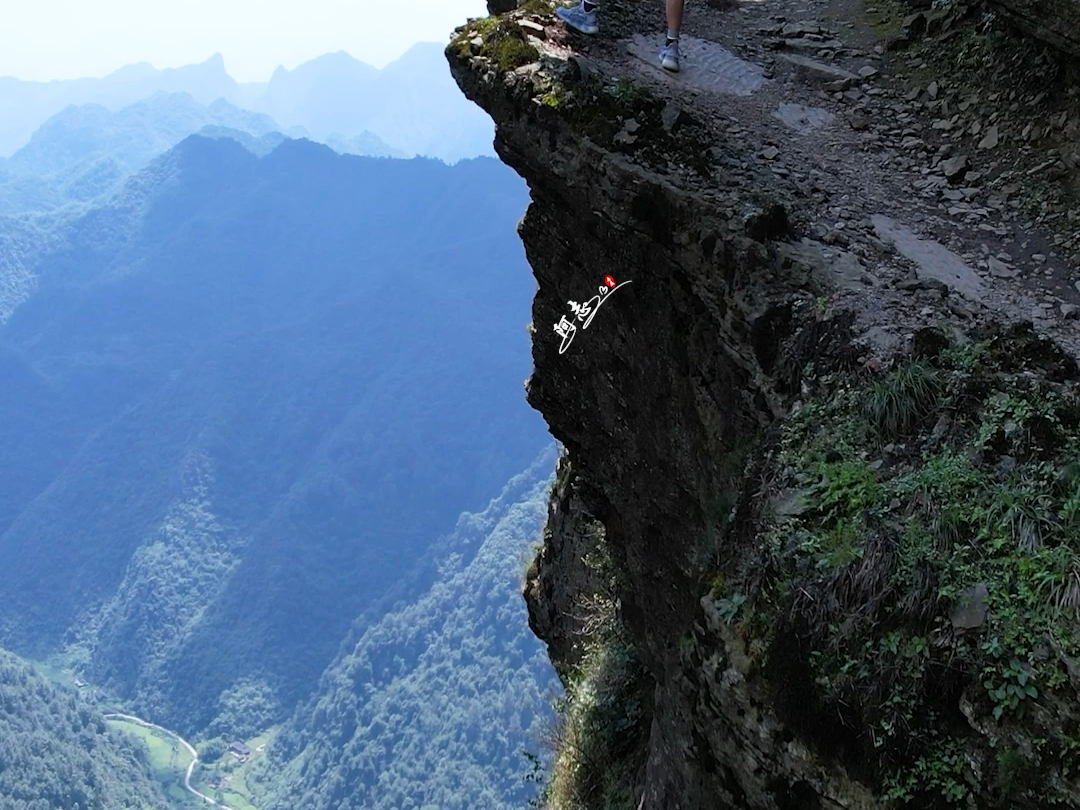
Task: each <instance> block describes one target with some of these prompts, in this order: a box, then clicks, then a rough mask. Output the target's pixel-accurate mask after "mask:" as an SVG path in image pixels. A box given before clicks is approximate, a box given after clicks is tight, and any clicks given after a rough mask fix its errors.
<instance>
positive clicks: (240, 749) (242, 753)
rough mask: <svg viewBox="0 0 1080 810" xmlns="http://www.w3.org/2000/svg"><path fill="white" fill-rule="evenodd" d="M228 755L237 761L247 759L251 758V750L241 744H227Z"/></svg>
mask: <svg viewBox="0 0 1080 810" xmlns="http://www.w3.org/2000/svg"><path fill="white" fill-rule="evenodd" d="M229 753H230V754H232V755H233V756H234V757H236V758H237V759H241V760H244V759H247V758H248V757H250V756H251V749H250V748H248V747H247V746H246V745H244V744H243V743H242V742H234V743H229Z"/></svg>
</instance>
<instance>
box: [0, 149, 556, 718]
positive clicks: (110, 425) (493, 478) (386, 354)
mask: <svg viewBox="0 0 1080 810" xmlns="http://www.w3.org/2000/svg"><path fill="white" fill-rule="evenodd" d="M463 189H467V192H463V191H462V190H463ZM466 193H467V200H468V205H463V204H461V203H462V200H463V199H464V197H463V194H466ZM527 199H528V197H527V190H526V189H525V187H524V184H522V183H521V182H520V180H518V178H516V177H515V176H514V175H513V174H512V173H511V172H509V170H507V169H506V168H505V167H503V166H501V165H500V164H499V163H497V162H496V161H493V160H489V159H479V160H472V161H464V162H462V163H459V164H457V165H455V166H447V165H445V164H443V163H440V162H438V161H434V160H422V159H417V160H410V161H397V160H382V159H375V158H361V157H352V156H342V155H338V154H335V153H334V152H333V151H332V150H331V149H330V148H329V147H326V146H322V145H318V144H314V143H311V142H309V141H297V140H286V141H283V142H282V143H281V144H280V145H278V146H277V147H276V148H275V149H273V151H271V152H270V153H269V154H268V155H266V156H265V157H263V158H258V157H256V156H255V155H253V154H252V153H251V152H249V151H248V150H246V149H245V148H244V147H243V146H241V145H240V144H239V143H236V142H235V141H233V140H231V139H208V138H205V137H201V136H191V137H189V138H187V139H186V140H184V141H183V142H182V143H181V144H180V145H179V146H177V147H176V148H174V149H172V150H170V151H169V152H168V153H166V154H165V155H163V156H161V157H159V158H157V159H155V160H154V161H153V162H152V163H151V165H150V166H148V167H147V168H146V169H144V170H143V171H141V172H140V173H138V174H137V175H135V176H134V177H133V178H131V179H130V180H129V181H127V182H126V183H125V184H124V185H123V186H122V187H121V188H120V189H118V190H117V191H115V192H112V193H110V194H109V195H108V196H107V197H106V198H105V199H104V200H103V201H102V202H100V203H99V204H97V205H94V206H92V207H90V208H87V209H86V210H82V211H79V212H66V213H64V214H63V216H60V215H57V217H55V218H54V219H53V220H51V225H50V224H49V223H50V221H49V220H45V219H40V220H39V221H36V224H35V223H32V222H28V223H21V224H25V227H26V228H28V229H30V228H33V227H37V228H38V230H37V231H36V233H35V232H34V231H32V230H25V231H20V230H18V229H12V228H9V227H8V226H10V225H11V223H10V222H5V221H4V220H3V219H0V248H3V246H4V244H5V242H4V239H10V240H11V242H12V245H13V247H11V248H10V249H11V251H12V255H14V256H16V258H17V260H18V262H20V263H21V265H20V266H21V267H22V269H23V272H24V274H26V273H28V274H29V275H30V277H31V282H30V289H29V292H27V291H26V290H24V291H23V292H21V293H19V295H21V296H22V298H21V299H15V300H13V301H12V302H9V303H8V307H9V309H10V310H11V314H10V316H9V317H8V319H7V321H6V323H4V324H2V325H0V378H3V379H4V380H5V384H4V385H2V386H0V446H2V447H4V453H3V454H0V481H3V482H4V483H5V485H4V486H3V487H0V560H3V565H0V596H2V597H3V598H2V599H0V644H5V645H6V646H9V647H10V648H12V649H14V650H15V651H16V652H20V653H21V654H24V655H34V656H42V657H44V656H47V655H49V654H53V653H57V652H61V651H65V650H66V652H67V654H68V655H69V656H72V663H73V664H77V665H78V666H79V667H80V668H81V669H82V670H83V671H86V672H88V673H89V675H91V676H92V677H93V678H94V680H95V682H97V683H101V684H103V685H105V686H106V687H107V688H108V689H110V691H111V692H113V693H115V694H118V695H121V696H123V697H130V698H131V699H132V701H133V708H134V709H135V710H136V713H138V714H140V715H141V716H145V717H147V718H148V719H152V720H154V721H155V722H161V723H162V724H163V725H166V726H169V727H172V728H175V729H176V730H178V731H181V732H191V731H199V730H201V729H203V728H206V727H207V726H209V725H211V724H213V723H217V725H219V726H220V725H221V724H222V723H225V721H226V719H227V718H228V717H230V716H232V715H233V714H235V713H236V712H237V711H239V710H238V709H237V708H236V707H237V706H241V707H247V708H248V716H259V717H269V718H275V717H277V718H281V717H283V716H284V714H285V713H287V712H288V711H289V710H290V709H291V707H292V706H293V705H295V703H296V701H297V700H299V699H301V698H303V697H304V696H306V695H307V694H309V692H310V689H312V688H313V687H314V685H315V683H316V682H317V679H318V677H319V675H320V673H321V672H322V671H323V669H324V668H325V667H326V666H327V665H328V664H329V663H330V661H331V660H332V659H333V657H334V655H335V654H336V653H337V650H338V646H339V643H340V640H341V638H342V637H344V635H345V634H346V632H347V631H348V628H349V626H350V623H351V621H352V620H353V618H354V617H356V616H358V615H360V614H361V613H363V612H364V610H366V609H367V608H368V606H370V605H371V604H373V603H374V601H375V600H377V599H378V598H379V596H380V594H381V593H382V591H383V590H384V589H385V588H386V587H388V583H393V582H395V581H396V580H397V579H399V578H400V577H401V576H402V575H403V573H404V572H405V571H407V570H408V568H409V567H410V566H411V565H412V564H413V563H414V561H415V559H416V557H417V556H418V555H419V554H420V553H422V551H423V550H424V549H425V548H426V546H427V544H428V543H430V542H431V539H432V538H433V537H435V536H437V535H438V533H439V532H440V531H443V530H444V527H445V526H446V525H448V524H450V523H451V522H452V520H453V519H454V518H456V516H457V515H458V514H460V512H461V511H462V510H463V509H472V508H476V507H477V506H478V505H479V504H480V502H481V500H483V501H485V502H486V500H487V499H488V498H489V497H490V494H491V493H492V492H495V491H498V488H499V487H501V486H502V485H503V484H504V483H505V482H506V480H508V479H509V477H510V476H511V475H512V474H514V473H515V472H517V471H519V470H521V469H523V468H524V467H525V466H526V465H527V464H528V463H529V461H530V460H531V459H533V458H534V457H535V454H536V452H537V450H538V448H540V447H542V446H544V445H546V443H547V436H546V432H545V431H544V429H543V424H542V422H541V421H540V420H539V418H538V417H537V416H536V415H535V413H534V412H532V411H531V410H530V409H529V408H528V407H527V405H526V404H525V403H524V401H523V398H522V397H521V394H520V388H519V385H520V381H521V380H522V379H523V378H524V377H525V376H526V375H527V373H528V369H529V367H530V359H529V348H528V336H527V334H526V331H525V329H524V328H523V325H524V323H523V322H524V320H525V318H527V315H525V313H527V312H528V309H529V302H530V300H531V296H532V284H531V281H530V280H529V276H528V273H527V272H525V269H524V268H525V259H524V255H523V253H522V251H521V247H520V243H519V241H518V239H517V237H516V234H515V232H514V225H515V223H516V221H517V219H518V216H519V215H520V212H521V210H523V209H524V207H525V205H526V202H527ZM47 225H48V227H46V226H47ZM515 267H516V268H517V270H516V271H515V269H514V268H515ZM13 283H15V282H13ZM16 286H17V284H16ZM0 303H3V302H0ZM515 334H517V335H519V338H520V339H518V340H514V339H512V336H513V335H515ZM508 336H510V337H508ZM252 701H254V702H255V703H257V704H258V705H257V706H252V705H251V704H252Z"/></svg>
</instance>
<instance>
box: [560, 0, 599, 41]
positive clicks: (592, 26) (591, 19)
mask: <svg viewBox="0 0 1080 810" xmlns="http://www.w3.org/2000/svg"><path fill="white" fill-rule="evenodd" d="M555 13H556V14H558V15H559V19H561V20H562V21H563V22H564V23H566V24H567V25H569V26H570V27H571V28H576V29H577V30H578V31H580V32H581V33H583V34H595V33H596V32H597V31H599V30H600V26H599V25H597V24H596V10H595V9H593V10H592V11H586V10H585V3H584V2H582V3H580V4H579V5H576V6H572V7H570V8H557V9H555Z"/></svg>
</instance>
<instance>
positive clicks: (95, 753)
mask: <svg viewBox="0 0 1080 810" xmlns="http://www.w3.org/2000/svg"><path fill="white" fill-rule="evenodd" d="M164 806H166V801H165V797H164V796H163V795H162V794H161V791H160V790H159V788H158V787H157V785H156V784H154V782H153V780H152V777H151V774H150V772H149V766H148V764H147V762H146V757H145V755H144V754H143V753H142V751H141V750H139V748H138V746H136V745H135V744H133V743H132V742H130V741H129V740H128V739H127V738H126V737H125V736H124V735H123V734H121V733H119V732H114V731H112V730H110V729H109V727H108V725H107V724H106V722H105V720H104V719H103V718H102V717H101V715H100V714H98V712H97V711H96V710H94V709H92V708H91V707H89V706H87V705H85V704H83V703H81V702H80V701H79V700H78V699H77V698H76V697H75V696H74V695H73V694H69V693H65V692H64V691H62V690H60V689H57V688H56V687H53V686H52V685H50V684H49V683H48V682H47V681H46V680H45V679H44V678H42V677H41V676H40V675H38V674H37V673H36V672H34V671H33V670H32V669H31V668H30V667H29V666H28V665H26V664H24V663H22V662H21V661H19V660H18V659H17V658H16V657H15V656H13V655H11V654H10V653H7V652H4V651H2V650H0V810H144V808H148V807H164Z"/></svg>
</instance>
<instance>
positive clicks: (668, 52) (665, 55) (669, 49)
mask: <svg viewBox="0 0 1080 810" xmlns="http://www.w3.org/2000/svg"><path fill="white" fill-rule="evenodd" d="M682 18H683V0H667V27H668V31H667V40H666V41H665V42H664V47H663V48H661V49H660V64H661V65H662V66H663V67H664V68H666V69H667V70H678V69H679V29H680V28H682Z"/></svg>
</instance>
